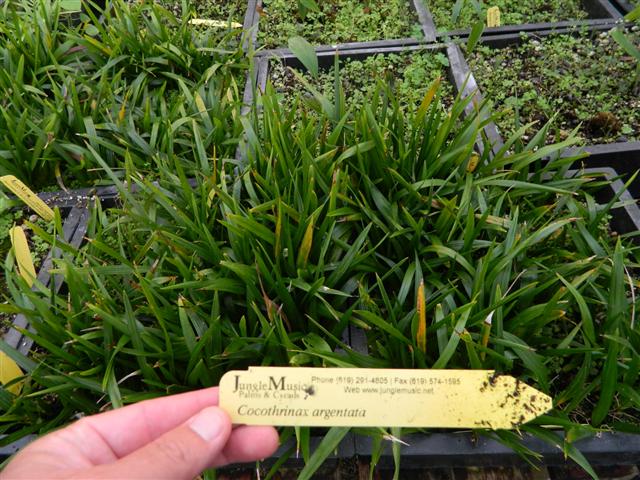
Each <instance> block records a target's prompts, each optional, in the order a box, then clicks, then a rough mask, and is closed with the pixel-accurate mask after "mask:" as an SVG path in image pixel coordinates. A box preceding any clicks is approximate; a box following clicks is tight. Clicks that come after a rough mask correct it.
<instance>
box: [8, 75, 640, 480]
mask: <svg viewBox="0 0 640 480" xmlns="http://www.w3.org/2000/svg"><path fill="white" fill-rule="evenodd" d="M338 85H339V84H338ZM436 87H437V82H436V83H435V84H434V85H433V87H432V88H430V89H428V91H427V92H426V94H425V95H424V98H423V101H422V102H421V103H420V105H419V106H418V107H417V108H401V106H400V102H399V100H398V99H397V98H396V97H395V95H394V92H393V90H392V89H391V88H389V85H388V84H385V83H379V84H378V89H377V91H376V92H374V94H373V95H372V97H371V101H370V104H368V105H364V106H363V107H362V108H361V109H358V110H354V111H347V110H346V109H345V107H344V104H343V103H342V100H341V98H343V97H344V93H339V94H338V95H336V96H335V99H334V101H333V102H331V101H329V100H327V99H326V98H325V99H320V100H319V101H318V108H317V111H316V112H315V113H316V115H313V116H301V115H300V114H299V112H296V111H293V110H291V109H290V108H286V109H285V108H283V107H282V106H281V105H280V104H279V103H278V96H277V94H276V93H275V92H274V90H273V88H272V87H268V89H267V92H266V94H265V95H263V96H262V97H261V99H260V104H261V106H262V110H261V112H260V113H259V114H256V115H251V116H249V117H246V118H242V119H241V120H240V122H241V123H242V128H243V131H244V136H245V140H244V141H243V143H242V146H243V152H244V161H242V162H237V161H234V160H229V159H228V158H225V157H222V156H219V155H215V154H211V153H210V152H209V151H204V150H202V151H197V152H196V153H197V154H198V156H197V158H196V159H195V160H194V161H196V163H198V164H199V165H200V173H199V175H197V176H196V178H195V180H194V181H193V182H192V183H190V182H189V181H188V180H187V175H186V172H185V171H184V169H183V168H182V165H181V163H180V162H179V161H176V162H175V164H174V165H173V166H172V167H167V168H164V169H161V170H160V171H159V172H158V178H159V183H158V184H157V185H154V184H152V183H151V182H149V181H148V180H141V179H138V178H136V177H133V176H130V177H129V178H128V180H129V184H130V183H135V184H137V185H138V189H139V190H138V191H137V192H136V193H131V191H130V190H129V187H128V186H127V185H125V184H123V183H120V184H119V185H120V189H121V193H122V205H121V207H120V208H118V209H115V210H109V211H102V210H101V209H100V208H96V209H94V210H93V218H92V222H91V227H90V231H89V233H88V237H89V238H91V240H90V241H89V242H88V244H87V245H86V246H84V247H83V248H82V249H81V250H79V251H77V252H75V255H71V256H69V257H68V258H67V260H66V261H61V262H59V265H58V269H57V270H56V275H60V276H63V278H64V280H65V283H66V285H67V292H66V293H64V294H61V295H52V294H51V292H50V291H48V290H47V289H41V290H37V291H35V292H32V291H31V290H29V289H28V288H26V286H25V285H24V284H22V283H21V282H20V280H19V279H15V278H14V279H11V281H10V287H11V289H12V291H13V292H14V301H15V305H16V307H17V308H19V309H20V310H21V311H22V312H24V313H25V315H27V317H28V319H29V320H30V322H31V324H32V326H33V328H34V331H33V333H28V334H29V335H31V336H32V337H33V338H34V340H35V342H36V345H37V346H38V348H37V349H36V353H35V354H34V357H33V358H25V357H22V356H21V355H19V354H18V353H17V352H15V351H13V350H12V349H10V348H8V347H7V346H6V345H3V344H2V343H0V348H2V349H3V350H4V351H5V352H7V353H8V354H9V355H10V356H11V357H12V358H14V359H16V360H17V361H18V363H19V364H20V365H21V366H23V368H25V370H26V371H27V375H26V383H25V385H24V387H23V390H22V393H21V394H20V395H19V396H17V397H14V396H13V395H12V394H11V393H9V392H8V391H6V390H4V389H0V394H1V395H2V397H1V400H2V403H1V405H2V406H3V409H4V411H3V416H2V418H3V422H2V424H1V425H2V426H1V428H0V430H2V431H3V432H5V433H8V434H10V436H9V437H8V438H10V439H15V438H17V437H19V436H21V435H24V434H25V433H30V432H38V433H41V432H44V431H47V430H50V429H52V428H55V427H56V426H58V425H60V424H62V423H65V422H66V421H68V420H70V419H71V418H72V416H73V415H74V414H75V413H76V412H78V411H81V412H85V413H91V412H94V411H97V410H100V409H103V408H109V407H118V406H120V405H124V404H127V403H131V402H134V401H138V400H141V399H143V398H149V397H154V396H159V395H164V394H167V393H174V392H178V391H183V390H188V389H192V388H197V387H202V386H209V385H215V384H216V383H217V381H218V380H219V378H220V376H221V375H222V374H223V373H224V372H225V371H227V370H229V369H237V368H240V369H241V368H244V367H247V366H249V365H294V366H297V365H306V366H317V367H320V366H340V367H346V366H354V367H393V368H454V367H457V368H474V369H479V368H486V369H495V370H497V371H499V372H504V373H509V374H512V375H515V376H517V377H518V378H519V379H521V380H523V381H526V382H527V383H529V384H531V385H533V386H535V387H537V388H539V389H541V390H542V391H544V392H547V393H549V394H550V395H552V396H553V398H554V404H555V409H554V410H553V411H552V412H551V413H550V414H548V415H546V416H545V417H543V418H540V419H539V420H537V421H535V422H534V423H533V424H529V425H526V426H522V427H521V430H522V431H526V432H530V433H533V434H535V435H538V436H539V437H540V438H542V439H545V440H546V441H550V442H553V443H557V444H559V445H563V440H562V439H560V438H559V437H558V436H556V435H555V434H553V433H550V432H549V431H548V430H547V429H546V427H542V425H545V426H549V425H551V426H557V427H561V428H565V429H566V430H567V431H569V432H570V435H569V438H580V437H582V436H585V435H590V434H594V433H596V431H597V428H598V427H601V426H602V427H606V428H613V429H618V430H627V431H637V430H638V424H637V418H638V410H637V409H638V406H639V405H638V396H637V393H636V392H637V389H638V386H639V384H638V373H639V372H640V356H638V355H637V353H636V352H638V351H640V335H639V334H638V330H637V328H636V325H635V322H636V320H635V318H634V314H633V312H634V311H635V310H634V308H635V303H636V296H635V290H636V287H637V283H638V282H637V280H635V279H634V277H633V272H634V270H635V268H636V267H637V265H636V259H635V254H636V248H635V247H634V246H633V245H632V244H631V241H630V239H629V238H625V237H621V236H620V235H618V234H614V233H613V232H611V231H610V230H609V229H608V228H607V221H608V216H609V215H611V214H612V212H615V210H612V208H614V207H618V206H619V203H618V202H617V199H616V198H615V197H613V198H612V200H611V201H610V202H609V203H606V204H600V203H598V202H597V201H596V197H595V196H594V195H595V193H596V191H597V190H598V189H601V188H603V187H605V186H606V184H607V182H602V181H599V179H598V176H597V175H591V174H590V175H587V174H585V173H583V172H580V171H579V169H580V161H579V160H580V158H581V156H577V157H568V158H563V157H561V156H560V154H561V153H562V152H563V149H564V148H565V147H568V146H571V145H573V144H575V143H576V139H575V138H574V137H570V138H568V139H567V140H566V141H564V142H563V143H561V144H554V145H550V146H544V139H545V135H546V133H547V132H546V129H542V131H541V132H540V133H539V134H538V135H537V136H536V137H535V138H534V139H532V140H531V142H529V143H525V144H524V145H523V146H522V147H521V148H513V147H514V145H515V143H516V141H517V140H518V139H520V138H521V136H522V134H523V130H520V131H519V132H517V134H516V135H514V136H513V137H512V138H511V139H510V140H509V141H508V142H506V144H505V146H504V148H503V149H502V150H501V151H500V152H498V153H497V154H496V155H495V156H493V157H492V158H490V157H489V154H488V152H489V150H490V149H489V148H484V149H483V151H484V152H485V153H483V154H478V153H476V149H477V146H476V141H477V139H478V138H480V137H481V135H480V132H481V131H482V128H483V127H484V126H485V124H486V122H488V121H489V120H483V119H485V118H486V117H487V114H488V111H487V107H486V105H478V106H477V107H476V109H475V113H473V114H471V115H469V116H465V115H464V110H465V107H467V106H468V105H469V104H470V102H471V98H468V99H460V98H458V99H456V100H455V101H454V102H453V104H452V105H451V108H450V110H449V111H448V112H445V111H443V109H442V107H441V105H440V93H439V92H438V89H437V88H436ZM514 150H515V151H516V153H512V152H513V151H514ZM96 159H97V160H98V161H99V162H100V163H102V164H105V166H106V162H105V161H103V160H101V159H100V157H98V156H96ZM545 159H549V161H548V162H546V161H544V160H545ZM572 169H573V170H572ZM575 169H577V170H575ZM111 175H112V179H113V180H114V181H117V180H118V179H117V178H116V177H115V175H113V174H111ZM73 253H74V252H72V251H71V252H70V254H73ZM19 286H21V287H22V288H21V289H20V290H18V287H19ZM422 299H424V300H422ZM418 309H420V310H421V311H424V312H426V315H425V320H424V322H423V321H422V320H421V315H418V313H417V310H418ZM489 319H491V320H489ZM349 326H352V327H357V328H361V329H363V330H364V331H365V333H366V337H367V344H368V349H369V352H368V354H364V353H360V352H356V351H353V350H352V349H351V348H349V346H348V345H344V344H343V342H342V341H341V336H342V333H343V331H344V330H345V329H346V328H347V327H349ZM338 347H340V348H341V349H342V350H343V352H341V353H338V352H337V351H336V349H337V348H338ZM345 432H346V429H332V430H330V432H329V433H328V435H327V437H326V438H327V440H326V441H325V442H324V443H323V444H322V445H321V446H320V447H319V448H318V450H316V452H315V453H314V454H313V456H314V458H313V459H311V458H310V452H309V448H308V441H309V430H308V429H300V430H299V431H298V434H299V439H300V442H301V444H302V446H301V452H302V454H303V456H304V457H305V459H307V460H309V463H308V467H307V468H306V469H305V471H304V472H303V477H304V476H305V475H309V474H310V473H311V470H313V468H314V466H317V465H318V464H319V463H318V462H317V460H320V463H321V460H322V458H319V457H321V456H322V455H328V454H329V453H330V451H331V449H332V447H331V445H335V441H336V439H337V438H338V439H339V438H340V436H341V435H344V433H345ZM360 433H363V434H368V435H372V436H373V437H374V438H375V440H376V442H375V444H376V445H378V446H380V445H381V444H382V443H381V440H382V438H383V436H384V435H385V434H386V433H387V432H386V431H385V430H383V429H379V430H377V429H374V430H367V431H363V432H360ZM393 433H394V435H396V436H397V435H401V432H398V430H397V429H395V430H394V432H393ZM484 433H488V434H491V435H494V436H497V437H499V438H500V439H501V440H502V441H504V442H506V443H508V444H510V445H512V446H514V448H516V449H519V451H521V452H522V453H526V452H524V451H523V449H522V448H521V447H519V444H518V442H517V434H516V433H515V432H506V431H505V432H494V433H490V432H484ZM564 448H565V451H566V452H567V453H568V454H569V455H570V456H571V457H572V458H574V459H575V460H576V461H578V462H580V463H581V464H582V465H583V466H584V467H585V468H587V469H589V468H590V467H589V466H588V464H587V463H586V462H585V460H584V458H583V457H582V456H581V455H580V453H579V452H577V451H576V450H575V449H573V447H572V446H571V445H570V444H569V443H567V444H566V445H564ZM304 478H308V476H307V477H304Z"/></svg>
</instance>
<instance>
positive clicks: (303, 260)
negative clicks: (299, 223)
mask: <svg viewBox="0 0 640 480" xmlns="http://www.w3.org/2000/svg"><path fill="white" fill-rule="evenodd" d="M313 223H314V222H313V217H312V218H311V219H310V220H309V224H308V225H307V229H306V230H305V232H304V237H303V239H302V244H301V245H300V251H299V252H298V268H304V267H305V266H306V265H307V260H308V259H309V253H310V252H311V244H312V243H313Z"/></svg>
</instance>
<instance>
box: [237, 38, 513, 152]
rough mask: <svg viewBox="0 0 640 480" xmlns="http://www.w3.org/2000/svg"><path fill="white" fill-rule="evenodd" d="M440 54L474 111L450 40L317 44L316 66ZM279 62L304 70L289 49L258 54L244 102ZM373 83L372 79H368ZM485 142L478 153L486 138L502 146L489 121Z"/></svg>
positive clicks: (469, 78)
mask: <svg viewBox="0 0 640 480" xmlns="http://www.w3.org/2000/svg"><path fill="white" fill-rule="evenodd" d="M426 52H430V53H442V54H444V55H446V57H447V60H448V63H449V66H448V67H447V68H446V71H447V76H448V80H449V82H450V83H451V85H452V86H453V87H454V90H455V93H456V94H457V93H459V92H460V91H462V96H463V97H468V96H474V100H473V102H470V103H469V104H468V105H467V108H466V113H467V114H468V115H469V114H471V113H472V112H473V109H474V108H475V105H479V104H481V103H482V96H481V94H480V92H479V91H478V89H477V85H476V82H475V79H474V78H473V75H471V73H470V70H469V68H468V66H467V64H466V62H465V59H464V56H463V54H462V51H461V50H460V48H459V46H457V45H455V44H453V43H447V44H442V43H437V44H436V43H431V44H425V43H424V42H419V41H416V40H410V39H401V40H394V41H383V42H382V41H381V42H367V43H359V44H354V43H350V44H341V45H333V46H329V45H323V46H319V47H316V55H317V58H318V65H319V68H320V69H321V70H324V71H327V70H330V69H331V68H333V65H334V62H335V56H336V55H337V56H338V57H339V60H340V62H341V64H342V63H343V62H345V61H350V60H364V59H366V58H368V57H372V56H375V55H392V54H397V55H405V54H406V55H418V54H420V53H426ZM274 62H279V63H281V64H282V65H283V66H284V67H291V68H295V69H297V70H300V71H305V70H306V69H305V67H304V66H303V65H302V63H301V62H300V61H299V60H298V58H297V57H296V56H295V55H294V54H293V53H292V52H291V51H290V50H289V49H286V48H285V49H278V50H269V51H265V52H263V53H262V55H258V56H257V59H256V68H255V71H254V75H253V78H250V79H249V81H248V84H247V87H246V89H245V105H247V104H250V103H251V102H253V98H254V97H253V93H255V92H256V91H262V92H264V90H265V88H266V84H267V81H268V80H269V78H270V75H271V73H270V72H271V69H272V64H273V63H274ZM370 81H371V82H375V78H371V79H370ZM251 82H254V83H251ZM484 136H485V141H483V140H482V139H480V138H479V139H478V142H477V148H478V150H479V151H480V152H482V151H483V149H484V148H485V144H486V140H488V141H489V143H490V145H491V148H492V150H493V151H494V152H495V151H497V150H498V149H499V148H500V147H501V146H502V143H501V142H502V141H501V138H500V136H499V135H498V131H497V129H496V127H495V125H494V124H493V123H488V124H487V126H485V128H484Z"/></svg>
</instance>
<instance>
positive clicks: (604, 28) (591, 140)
mask: <svg viewBox="0 0 640 480" xmlns="http://www.w3.org/2000/svg"><path fill="white" fill-rule="evenodd" d="M613 26H614V25H613V24H606V23H605V24H595V25H591V26H590V27H589V28H588V29H584V28H575V27H565V28H559V29H546V30H539V31H528V32H520V33H515V32H513V31H511V32H510V33H500V34H496V35H492V36H483V37H482V38H481V39H480V45H482V46H486V47H490V48H491V49H495V51H496V52H497V53H499V52H501V51H502V49H507V48H516V47H518V46H521V45H524V44H525V43H526V42H530V43H529V44H528V45H529V47H528V48H530V49H531V48H543V47H542V46H541V47H538V46H535V47H534V45H542V44H543V42H545V41H548V42H552V41H556V40H557V41H559V37H558V36H560V35H566V36H570V37H571V38H575V42H576V44H579V42H582V43H586V42H593V44H594V45H595V44H596V42H599V45H600V47H601V48H605V49H606V48H612V51H613V48H616V47H617V46H616V45H615V43H614V40H613V39H612V38H610V37H605V35H606V33H607V32H609V31H610V30H611V29H612V28H613ZM632 28H634V27H632ZM634 32H635V31H634ZM635 34H637V33H634V35H635ZM607 42H609V43H607ZM606 45H612V47H607V46H606ZM476 48H479V47H476ZM574 48H583V49H587V47H586V46H583V47H574ZM549 49H550V47H549ZM620 52H622V50H620ZM497 53H496V55H497ZM472 55H478V52H474V53H472V54H471V55H469V54H465V55H463V57H464V61H463V62H462V65H463V67H462V68H463V70H464V71H466V73H463V75H471V77H472V78H474V80H479V81H478V82H477V83H478V84H479V87H478V89H479V91H480V92H481V93H482V94H483V96H484V97H485V98H487V99H489V100H492V96H491V95H490V94H489V93H488V92H487V89H486V87H487V85H488V84H492V88H495V87H494V85H498V86H499V85H501V83H500V82H505V81H509V84H508V85H507V86H506V90H501V89H502V87H498V88H499V89H500V90H501V92H502V91H509V90H508V89H509V88H513V89H514V90H516V93H515V95H512V97H513V98H515V99H516V101H519V100H520V98H523V99H525V95H526V94H528V93H529V92H528V91H526V90H525V87H524V85H525V84H526V82H529V81H531V82H535V85H536V88H543V87H544V86H545V85H549V84H550V82H552V81H557V82H560V80H561V79H562V78H563V75H565V76H566V77H567V78H566V80H567V81H570V83H571V84H572V85H573V87H572V89H571V92H570V93H571V96H573V97H575V98H573V99H571V98H568V97H567V98H566V99H565V100H568V101H572V102H574V104H575V103H576V102H579V103H581V104H582V105H583V106H588V105H594V104H596V105H602V107H600V109H599V110H598V112H597V113H593V114H592V117H591V118H589V119H588V122H586V121H584V120H583V127H584V128H585V130H584V132H587V130H586V129H587V128H588V129H589V131H590V133H588V135H587V138H586V143H587V144H590V145H597V144H599V143H607V144H608V143H618V144H619V143H627V142H628V138H627V136H626V135H630V136H631V137H632V139H633V136H634V135H635V136H636V137H637V136H640V128H639V127H637V124H638V123H639V122H638V120H637V118H636V119H635V120H634V118H635V117H633V115H632V116H631V121H632V122H631V125H630V126H629V125H627V124H625V123H624V119H619V118H618V116H619V115H618V113H619V112H618V110H612V111H610V110H609V109H608V108H606V107H605V105H604V104H603V103H598V102H601V101H600V100H598V99H595V98H594V99H589V98H587V97H584V98H582V97H580V95H582V94H584V95H591V94H592V93H593V94H594V95H596V94H598V91H597V88H598V87H596V88H594V89H593V90H588V91H587V93H584V91H583V90H580V88H579V87H578V84H577V83H576V79H575V77H574V74H573V73H572V72H571V70H570V69H571V61H573V60H572V59H570V58H568V57H566V56H565V57H563V58H562V59H559V61H560V62H562V64H556V63H555V60H554V59H550V60H549V61H547V62H546V63H545V64H544V65H545V66H544V71H545V72H546V71H548V70H553V71H554V72H555V76H554V77H553V78H554V79H555V80H551V79H549V78H547V79H546V80H545V79H544V78H543V77H531V76H530V75H529V73H528V72H526V71H525V70H524V67H517V66H513V65H509V64H506V65H505V64H504V62H503V63H502V64H501V65H499V66H498V65H495V66H494V67H493V68H494V69H495V70H496V71H502V72H507V71H509V70H511V71H512V74H511V77H517V78H516V79H515V80H514V79H512V78H510V76H509V75H508V74H506V75H504V77H505V79H502V78H498V77H495V76H493V75H487V74H485V75H484V76H482V69H481V68H480V67H477V66H476V67H475V68H474V66H473V61H472V60H471V56H472ZM496 55H493V56H492V55H488V56H487V57H486V59H485V60H484V61H485V63H487V62H493V63H494V64H495V63H496V62H497V61H498V60H496ZM572 55H575V57H576V58H578V60H580V59H582V61H583V62H586V63H588V64H589V65H599V63H598V61H599V60H601V59H600V58H595V57H594V58H593V59H592V60H591V61H587V60H585V59H584V57H581V56H580V55H579V54H572ZM591 55H593V54H591ZM611 55H613V53H611ZM512 56H513V57H514V58H520V59H521V60H520V61H521V62H522V63H523V65H524V62H527V61H529V60H530V59H531V58H532V56H531V55H529V56H526V55H520V57H518V56H517V54H513V55H512ZM623 57H624V56H623ZM625 58H628V57H625ZM578 60H575V61H578ZM609 60H610V61H612V60H611V59H609ZM513 61H517V60H513ZM539 62H540V63H541V62H542V60H540V61H539ZM469 65H471V67H469ZM485 68H486V67H485ZM533 68H536V67H533ZM603 68H608V70H607V72H608V78H607V80H609V79H611V78H613V77H612V75H613V70H612V69H613V68H614V66H613V65H609V67H603ZM563 72H565V73H563ZM566 72H569V73H566ZM545 75H549V74H548V73H545ZM584 76H585V78H589V79H591V78H592V74H591V73H588V74H585V75H584ZM593 78H595V77H593ZM625 78H626V77H625ZM569 79H572V80H569ZM628 81H630V80H628ZM598 85H600V83H598ZM544 88H546V87H544ZM630 88H632V87H630ZM636 88H637V87H636ZM623 94H624V95H626V96H627V97H629V99H630V100H629V101H631V102H633V101H637V97H636V96H635V95H634V94H633V93H632V92H627V93H623ZM623 94H621V95H623ZM517 97H520V98H517ZM538 97H540V95H536V96H535V98H533V99H529V100H527V101H529V102H534V103H535V102H539V101H540V99H539V98H538ZM549 98H552V99H553V101H555V100H557V99H558V98H562V97H561V93H557V94H556V95H551V94H549ZM609 98H611V97H610V96H609V95H607V96H606V99H609ZM634 98H635V100H634ZM494 105H495V108H494V111H498V110H500V109H502V110H503V112H507V110H508V109H507V108H506V100H505V101H504V103H503V104H502V105H498V104H494ZM619 106H621V108H622V107H624V108H627V109H631V111H633V108H632V104H630V103H628V102H622V103H620V102H619ZM519 108H521V107H519ZM559 108H560V107H558V106H556V105H552V106H550V107H548V108H547V110H549V111H550V110H554V111H556V109H559ZM566 111H567V113H566V114H565V119H569V118H570V117H569V113H572V112H575V110H574V109H571V108H567V109H566ZM594 112H595V110H594ZM573 114H574V115H575V113H573ZM505 118H506V119H507V120H508V119H514V118H515V108H514V107H512V108H511V112H510V113H508V112H507V116H506V117H505ZM534 120H536V121H537V122H538V124H537V125H536V126H535V127H534V128H536V129H539V128H540V127H541V126H542V125H543V123H544V122H545V121H546V120H545V119H541V118H535V119H534ZM529 121H530V119H527V118H526V115H525V118H522V120H521V123H522V124H525V123H527V122H529ZM568 122H569V123H567V125H569V126H566V127H563V128H564V130H565V133H568V131H569V130H571V129H572V128H573V127H574V124H576V125H577V123H578V122H579V120H578V119H577V117H576V119H570V120H568ZM602 125H604V126H602ZM608 125H612V126H611V129H614V128H615V129H617V130H616V131H613V130H609V127H608ZM625 125H626V126H625ZM634 125H636V126H634ZM561 127H562V124H558V128H561ZM598 128H600V129H601V130H598ZM625 128H630V129H631V130H630V131H629V132H627V133H625V130H624V129H625ZM500 133H501V134H503V133H504V132H500ZM561 139H562V138H561Z"/></svg>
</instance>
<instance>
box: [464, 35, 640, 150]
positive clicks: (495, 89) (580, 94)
mask: <svg viewBox="0 0 640 480" xmlns="http://www.w3.org/2000/svg"><path fill="white" fill-rule="evenodd" d="M627 34H628V35H627V36H628V38H629V40H630V41H631V42H632V43H634V44H635V45H640V32H639V31H638V27H632V28H631V29H630V30H629V31H628V32H627ZM469 65H470V67H471V69H472V71H473V73H474V75H475V78H476V80H477V81H478V85H479V86H480V90H481V91H482V93H483V94H484V95H485V96H486V97H488V98H490V99H492V100H494V101H495V102H496V108H497V110H498V111H499V113H500V118H499V119H498V122H497V123H498V127H499V128H500V130H501V133H502V134H503V135H504V136H505V137H508V136H510V135H511V134H513V132H514V131H515V129H516V112H517V116H518V117H519V121H520V123H521V124H523V125H524V124H527V123H529V122H537V124H536V126H535V127H534V128H535V129H536V130H537V129H539V127H540V126H542V125H543V124H544V123H546V122H547V121H548V120H549V119H551V118H552V117H553V115H554V114H555V113H556V112H558V116H557V118H556V119H555V121H554V129H552V131H551V132H550V138H549V139H548V140H549V141H551V140H553V138H551V137H553V136H557V137H559V138H561V139H562V138H565V137H566V136H567V134H568V132H569V131H570V130H572V129H573V128H575V127H578V126H580V135H581V136H582V137H583V138H584V139H585V140H586V141H587V142H588V143H590V144H596V143H609V142H615V141H626V140H638V139H640V83H639V82H638V77H637V61H636V60H634V59H633V58H632V57H631V56H630V55H628V54H627V53H626V52H625V51H624V50H623V49H622V48H621V47H620V46H619V45H618V44H617V43H616V42H615V41H614V40H613V39H612V38H611V37H610V35H609V34H608V33H606V32H605V33H601V34H599V35H598V36H597V38H591V37H589V36H586V35H583V36H579V37H573V36H568V35H559V36H554V37H548V38H545V39H541V40H536V39H532V40H529V41H525V42H524V43H523V44H522V45H520V46H511V47H508V48H503V49H494V48H489V47H480V48H478V49H477V51H476V52H475V53H474V54H472V55H471V57H470V59H469Z"/></svg>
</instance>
